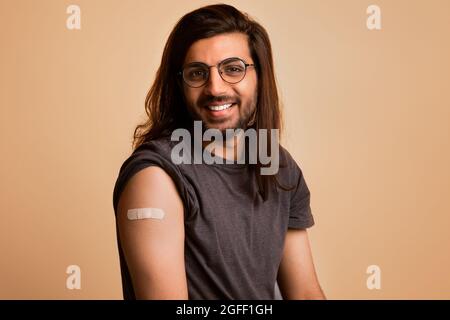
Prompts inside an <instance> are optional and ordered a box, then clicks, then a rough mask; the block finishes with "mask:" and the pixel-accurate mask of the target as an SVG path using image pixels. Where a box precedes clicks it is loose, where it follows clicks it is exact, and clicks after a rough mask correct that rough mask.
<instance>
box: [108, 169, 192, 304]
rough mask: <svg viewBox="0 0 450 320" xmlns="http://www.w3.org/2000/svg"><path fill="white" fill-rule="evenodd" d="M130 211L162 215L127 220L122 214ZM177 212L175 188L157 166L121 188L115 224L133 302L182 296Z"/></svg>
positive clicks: (180, 207) (180, 232) (179, 206)
mask: <svg viewBox="0 0 450 320" xmlns="http://www.w3.org/2000/svg"><path fill="white" fill-rule="evenodd" d="M131 209H144V210H147V212H149V211H148V210H157V211H158V212H163V214H164V215H163V217H162V218H161V217H160V218H153V217H151V216H150V217H148V216H147V217H139V218H138V219H130V218H129V217H128V215H127V213H128V211H129V210H131ZM150 212H151V211H150ZM183 213H184V208H183V203H182V200H181V198H180V196H179V194H178V191H177V189H176V186H175V184H174V182H173V180H172V178H171V177H170V176H169V175H168V174H167V173H166V172H165V171H164V170H163V169H161V168H160V167H157V166H151V167H147V168H145V169H142V170H140V171H139V172H138V173H136V174H135V175H134V176H133V177H132V178H131V179H130V180H129V181H128V183H127V185H126V186H125V188H124V190H123V192H122V194H121V196H120V199H119V203H118V212H117V221H118V229H119V235H120V242H121V245H122V248H123V251H124V254H125V258H126V261H127V264H128V267H129V269H130V274H131V277H132V279H133V284H134V289H135V294H136V297H137V298H138V299H185V298H186V297H187V284H186V275H185V266H184V215H183ZM174 288H178V290H177V291H174V290H173V289H174Z"/></svg>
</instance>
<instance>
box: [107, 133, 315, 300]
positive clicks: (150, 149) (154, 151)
mask: <svg viewBox="0 0 450 320" xmlns="http://www.w3.org/2000/svg"><path fill="white" fill-rule="evenodd" d="M177 143H178V142H172V141H170V137H167V138H161V139H158V140H154V141H151V142H148V143H146V144H144V145H142V146H140V147H139V148H138V149H136V150H135V151H134V152H133V154H132V155H131V156H130V157H129V158H128V159H127V160H126V161H125V162H124V163H123V165H122V167H121V169H120V172H119V175H118V178H117V181H116V185H115V188H114V193H113V206H114V212H115V214H117V204H118V202H119V197H120V194H121V192H122V191H123V189H124V187H125V185H126V183H127V182H128V181H129V179H130V178H131V177H132V176H133V175H134V174H136V173H137V172H138V171H139V170H142V169H144V168H146V167H148V166H158V167H161V168H162V169H163V170H165V172H166V173H167V174H168V175H169V176H170V177H171V178H172V179H173V181H174V183H175V185H176V187H177V190H178V192H179V195H180V197H181V199H182V201H183V204H184V225H185V266H186V276H187V281H188V293H189V299H249V300H260V299H274V298H275V283H276V278H277V272H278V267H279V265H280V261H281V257H282V251H283V246H284V240H285V237H286V232H287V229H288V228H295V229H302V228H309V227H311V226H313V225H314V219H313V215H312V213H311V207H310V192H309V190H308V187H307V185H306V182H305V179H304V177H303V174H302V171H301V169H300V168H299V166H298V165H297V164H296V163H295V161H294V160H293V159H292V157H291V156H290V154H289V153H288V152H287V150H285V149H284V148H283V147H281V146H280V163H281V164H283V163H285V164H286V166H285V167H284V168H283V167H281V166H280V169H279V173H278V179H279V181H280V182H281V183H283V185H285V186H286V185H287V186H294V189H293V190H292V191H283V190H281V189H279V188H277V190H278V191H275V188H273V189H272V192H270V193H269V198H268V199H267V200H266V201H263V200H262V198H261V196H260V195H259V194H258V192H257V182H256V177H255V174H254V171H252V170H249V166H247V165H244V164H237V163H234V164H205V163H202V164H180V165H175V164H174V163H173V162H172V161H171V150H172V147H173V146H174V145H176V144H177ZM116 231H117V242H118V249H119V258H120V268H121V273H122V286H123V295H124V299H127V300H128V299H135V294H134V290H133V284H132V280H131V277H130V274H129V271H128V268H127V263H126V260H125V257H124V254H123V250H122V247H121V245H120V238H119V233H118V229H117V228H116ZM174 290H176V288H174Z"/></svg>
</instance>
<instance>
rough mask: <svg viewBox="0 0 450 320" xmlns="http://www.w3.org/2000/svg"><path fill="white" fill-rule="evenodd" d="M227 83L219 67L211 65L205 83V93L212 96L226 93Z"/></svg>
mask: <svg viewBox="0 0 450 320" xmlns="http://www.w3.org/2000/svg"><path fill="white" fill-rule="evenodd" d="M226 88H227V83H226V82H225V81H224V80H223V79H222V77H221V76H220V74H219V69H218V68H217V67H211V69H210V70H209V79H208V81H207V82H206V84H205V93H207V94H208V95H211V96H220V95H223V94H225V92H226Z"/></svg>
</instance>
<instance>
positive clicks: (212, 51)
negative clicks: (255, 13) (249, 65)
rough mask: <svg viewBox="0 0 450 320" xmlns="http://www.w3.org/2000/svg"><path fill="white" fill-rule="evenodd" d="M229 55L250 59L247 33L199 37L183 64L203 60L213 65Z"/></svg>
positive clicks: (229, 56)
mask: <svg viewBox="0 0 450 320" xmlns="http://www.w3.org/2000/svg"><path fill="white" fill-rule="evenodd" d="M231 57H238V58H241V59H244V60H245V61H247V62H249V61H251V60H252V59H251V55H250V49H249V47H248V41H247V35H245V34H243V33H237V32H236V33H226V34H220V35H217V36H214V37H211V38H206V39H200V40H198V41H196V42H194V43H193V44H192V45H191V47H190V48H189V50H188V52H187V54H186V57H185V59H184V64H187V63H191V62H203V63H206V64H208V65H215V64H217V63H219V62H220V61H222V60H224V59H226V58H231Z"/></svg>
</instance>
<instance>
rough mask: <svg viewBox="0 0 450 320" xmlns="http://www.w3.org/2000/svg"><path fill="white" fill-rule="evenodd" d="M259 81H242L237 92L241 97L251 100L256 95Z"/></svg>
mask: <svg viewBox="0 0 450 320" xmlns="http://www.w3.org/2000/svg"><path fill="white" fill-rule="evenodd" d="M256 91H257V83H256V81H246V82H245V83H242V84H241V86H239V87H238V88H236V93H237V94H238V95H239V96H240V97H241V99H245V100H249V99H253V98H254V97H255V96H256Z"/></svg>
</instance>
